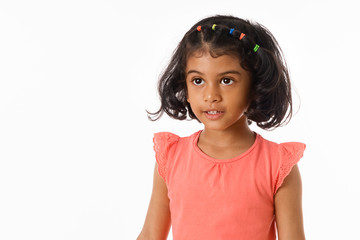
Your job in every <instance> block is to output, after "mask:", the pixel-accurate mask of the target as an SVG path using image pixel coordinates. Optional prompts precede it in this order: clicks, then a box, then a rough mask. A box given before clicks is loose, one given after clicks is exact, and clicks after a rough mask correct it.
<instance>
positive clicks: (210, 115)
mask: <svg viewBox="0 0 360 240" xmlns="http://www.w3.org/2000/svg"><path fill="white" fill-rule="evenodd" d="M204 113H205V116H206V117H207V118H208V119H210V120H217V119H219V118H221V117H222V116H223V114H224V111H217V110H211V111H204Z"/></svg>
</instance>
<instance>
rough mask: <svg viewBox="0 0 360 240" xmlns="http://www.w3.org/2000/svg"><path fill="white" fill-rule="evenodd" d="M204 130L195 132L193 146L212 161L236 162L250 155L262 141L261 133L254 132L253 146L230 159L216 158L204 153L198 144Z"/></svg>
mask: <svg viewBox="0 0 360 240" xmlns="http://www.w3.org/2000/svg"><path fill="white" fill-rule="evenodd" d="M202 131H203V130H199V131H198V132H196V133H195V136H194V138H193V147H194V149H195V151H196V152H197V153H198V154H199V155H200V156H202V157H204V158H206V159H207V160H210V161H212V162H217V163H229V162H234V161H237V160H240V159H241V158H243V157H245V156H246V155H248V154H249V153H250V152H251V151H252V150H253V149H254V148H255V147H256V146H257V145H258V144H259V141H260V138H261V136H260V134H258V133H256V132H254V133H255V134H256V136H255V141H254V143H253V144H252V145H251V147H250V148H249V149H247V150H246V151H245V152H243V153H241V154H240V155H238V156H235V157H233V158H228V159H217V158H214V157H211V156H209V155H207V154H206V153H204V152H203V151H202V150H201V149H200V148H199V147H198V145H197V142H198V140H199V137H200V133H201V132H202Z"/></svg>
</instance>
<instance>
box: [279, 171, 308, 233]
mask: <svg viewBox="0 0 360 240" xmlns="http://www.w3.org/2000/svg"><path fill="white" fill-rule="evenodd" d="M275 216H276V225H277V231H278V237H279V240H290V239H291V240H304V239H305V233H304V226H303V215H302V184H301V176H300V171H299V167H298V166H297V164H296V165H295V166H294V167H293V168H292V170H291V172H290V174H289V175H288V176H287V177H286V178H285V180H284V182H283V184H282V185H281V187H280V188H279V189H278V191H277V192H276V194H275Z"/></svg>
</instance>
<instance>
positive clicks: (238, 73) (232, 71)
mask: <svg viewBox="0 0 360 240" xmlns="http://www.w3.org/2000/svg"><path fill="white" fill-rule="evenodd" d="M190 73H197V74H200V75H204V74H203V73H202V72H199V71H197V70H189V71H188V72H187V74H190ZM226 74H237V75H241V73H240V72H239V71H236V70H229V71H225V72H222V73H219V74H218V76H222V75H226Z"/></svg>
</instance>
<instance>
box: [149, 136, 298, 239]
mask: <svg viewBox="0 0 360 240" xmlns="http://www.w3.org/2000/svg"><path fill="white" fill-rule="evenodd" d="M201 131H202V130H200V131H198V132H195V133H194V134H192V135H191V136H188V137H179V136H177V135H175V134H173V133H169V132H160V133H155V134H154V139H153V140H154V150H155V154H156V161H157V163H158V172H159V174H160V176H161V177H162V178H163V179H164V181H165V183H166V185H167V188H168V197H169V199H170V212H171V224H172V234H173V239H174V240H235V239H245V240H247V239H249V240H273V239H276V233H275V221H276V220H275V214H274V196H275V193H276V191H277V190H278V188H279V187H280V186H281V184H282V183H283V181H284V179H285V177H286V176H287V175H288V174H289V173H290V171H291V169H292V167H293V166H294V165H295V164H296V163H297V162H298V161H299V160H300V158H301V157H302V156H303V152H304V150H305V144H303V143H298V142H288V143H281V144H277V143H274V142H271V141H268V140H266V139H264V138H262V137H261V136H260V135H259V134H256V139H255V142H254V143H253V145H252V146H251V147H250V148H249V149H248V150H247V151H245V152H244V153H242V154H240V155H239V156H237V157H234V158H231V159H225V160H223V159H222V160H220V159H215V158H213V157H210V156H208V155H206V154H205V153H204V152H202V151H201V150H200V148H199V147H198V146H197V142H198V139H199V135H200V133H201Z"/></svg>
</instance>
